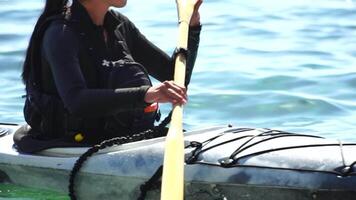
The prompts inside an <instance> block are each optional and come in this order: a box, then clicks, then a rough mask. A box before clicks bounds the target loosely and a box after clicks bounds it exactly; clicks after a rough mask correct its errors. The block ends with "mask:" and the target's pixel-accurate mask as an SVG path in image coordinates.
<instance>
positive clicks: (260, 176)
mask: <svg viewBox="0 0 356 200" xmlns="http://www.w3.org/2000/svg"><path fill="white" fill-rule="evenodd" d="M20 127H21V126H20V125H10V124H8V125H6V124H4V125H0V180H2V181H9V182H11V183H13V184H18V185H21V186H29V187H32V188H40V189H46V190H53V191H58V192H65V193H68V183H69V175H70V172H71V170H72V168H73V165H74V163H75V162H76V161H77V159H78V157H79V156H80V155H81V154H83V153H84V152H86V150H87V149H88V148H84V147H77V148H52V149H47V150H44V151H41V152H39V153H38V154H35V155H30V154H22V153H19V152H18V151H17V150H16V149H15V148H14V146H13V134H14V132H15V131H16V130H18V129H19V128H20ZM164 139H165V138H164V137H159V138H153V139H147V140H142V141H138V142H131V143H126V144H123V145H115V146H112V147H110V148H106V149H103V150H101V151H99V152H98V153H96V154H94V155H93V156H91V157H90V158H88V160H87V162H85V164H84V165H83V167H82V168H81V169H80V171H79V174H78V176H77V177H76V179H75V192H76V193H75V195H76V196H77V197H78V199H85V200H91V199H105V200H110V199H137V197H138V195H139V194H140V186H141V185H142V184H143V183H145V182H146V181H147V180H148V179H150V178H151V177H152V175H153V174H154V173H155V171H156V170H157V169H158V168H159V167H160V166H161V165H162V162H163V154H164V153H163V152H164ZM185 145H186V149H185V158H186V164H185V177H184V180H185V199H194V200H196V199H204V200H208V199H244V200H261V199H264V200H272V199H273V200H286V199H288V200H309V199H323V200H332V199H335V200H336V199H338V200H341V199H342V200H349V199H350V200H351V199H352V200H354V199H356V171H355V170H356V162H355V161H356V154H355V152H356V143H347V142H341V141H338V140H331V139H325V138H321V137H318V136H314V135H307V134H296V133H288V132H283V131H278V130H271V129H255V128H235V127H231V126H221V127H211V128H206V129H202V130H196V131H190V132H186V133H185ZM157 185H159V184H157ZM159 195H160V191H159V187H153V189H152V190H151V191H149V192H148V193H147V196H146V199H159Z"/></svg>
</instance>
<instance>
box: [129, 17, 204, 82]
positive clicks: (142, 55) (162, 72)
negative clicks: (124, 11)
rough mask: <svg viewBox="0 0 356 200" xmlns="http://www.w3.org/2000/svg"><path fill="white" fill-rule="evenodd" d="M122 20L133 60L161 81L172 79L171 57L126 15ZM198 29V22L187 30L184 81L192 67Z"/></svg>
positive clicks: (172, 62) (172, 66)
mask: <svg viewBox="0 0 356 200" xmlns="http://www.w3.org/2000/svg"><path fill="white" fill-rule="evenodd" d="M123 20H124V26H125V27H124V28H125V31H123V33H124V36H125V37H126V39H127V44H128V47H129V49H130V52H131V54H132V56H133V58H134V60H135V61H137V62H139V63H141V64H142V65H144V66H145V68H146V69H147V70H148V72H149V74H150V75H152V76H153V77H154V78H156V79H157V80H159V81H161V82H163V81H166V80H173V75H174V60H173V58H172V57H170V56H168V55H167V54H166V53H165V52H163V51H162V50H161V49H159V48H158V47H157V46H156V45H154V44H153V43H152V42H150V41H149V40H147V39H146V37H145V36H144V35H143V34H141V33H140V31H139V30H138V29H137V28H136V27H135V25H134V24H133V23H132V22H130V21H129V20H128V19H127V18H126V17H123ZM200 30H201V26H200V23H198V24H194V26H192V27H191V28H190V30H189V39H188V57H187V76H186V77H187V78H186V80H187V81H186V82H189V80H190V75H191V72H192V70H193V67H194V63H195V59H196V55H197V51H198V46H199V36H200ZM125 33H126V34H125Z"/></svg>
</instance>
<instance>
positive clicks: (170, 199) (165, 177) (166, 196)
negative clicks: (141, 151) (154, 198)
mask: <svg viewBox="0 0 356 200" xmlns="http://www.w3.org/2000/svg"><path fill="white" fill-rule="evenodd" d="M163 167H164V168H163V174H162V188H161V200H182V199H183V196H184V140H183V132H182V131H181V130H179V129H175V128H174V129H172V128H170V129H169V133H168V135H167V139H166V148H165V156H164V163H163Z"/></svg>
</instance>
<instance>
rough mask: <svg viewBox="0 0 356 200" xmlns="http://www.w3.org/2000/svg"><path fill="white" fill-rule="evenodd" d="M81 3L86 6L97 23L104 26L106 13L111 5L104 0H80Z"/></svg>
mask: <svg viewBox="0 0 356 200" xmlns="http://www.w3.org/2000/svg"><path fill="white" fill-rule="evenodd" d="M80 3H81V4H82V5H83V6H84V7H85V9H86V10H87V12H88V13H89V16H90V18H91V20H92V21H93V23H94V24H95V25H98V26H102V25H103V24H104V18H105V14H106V13H107V11H108V9H109V5H107V4H105V3H104V2H103V1H102V0H89V1H88V0H86V1H80Z"/></svg>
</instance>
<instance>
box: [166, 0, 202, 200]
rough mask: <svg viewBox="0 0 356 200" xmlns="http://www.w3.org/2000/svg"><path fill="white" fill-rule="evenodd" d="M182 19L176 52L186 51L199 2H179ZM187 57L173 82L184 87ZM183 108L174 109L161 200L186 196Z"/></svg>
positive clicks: (180, 60)
mask: <svg viewBox="0 0 356 200" xmlns="http://www.w3.org/2000/svg"><path fill="white" fill-rule="evenodd" d="M176 3H177V8H178V18H179V34H178V45H177V49H187V47H188V32H189V23H190V19H191V17H192V14H193V12H194V6H195V4H196V3H197V0H176ZM185 68H186V58H185V55H184V53H178V55H177V57H176V60H175V70H174V82H175V83H176V84H178V85H180V86H184V81H185ZM182 123H183V106H180V105H175V106H174V108H173V113H172V119H171V125H170V128H169V131H168V134H167V137H166V144H165V145H166V147H165V152H164V162H163V174H162V188H161V200H182V199H183V196H184V138H183V125H182Z"/></svg>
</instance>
